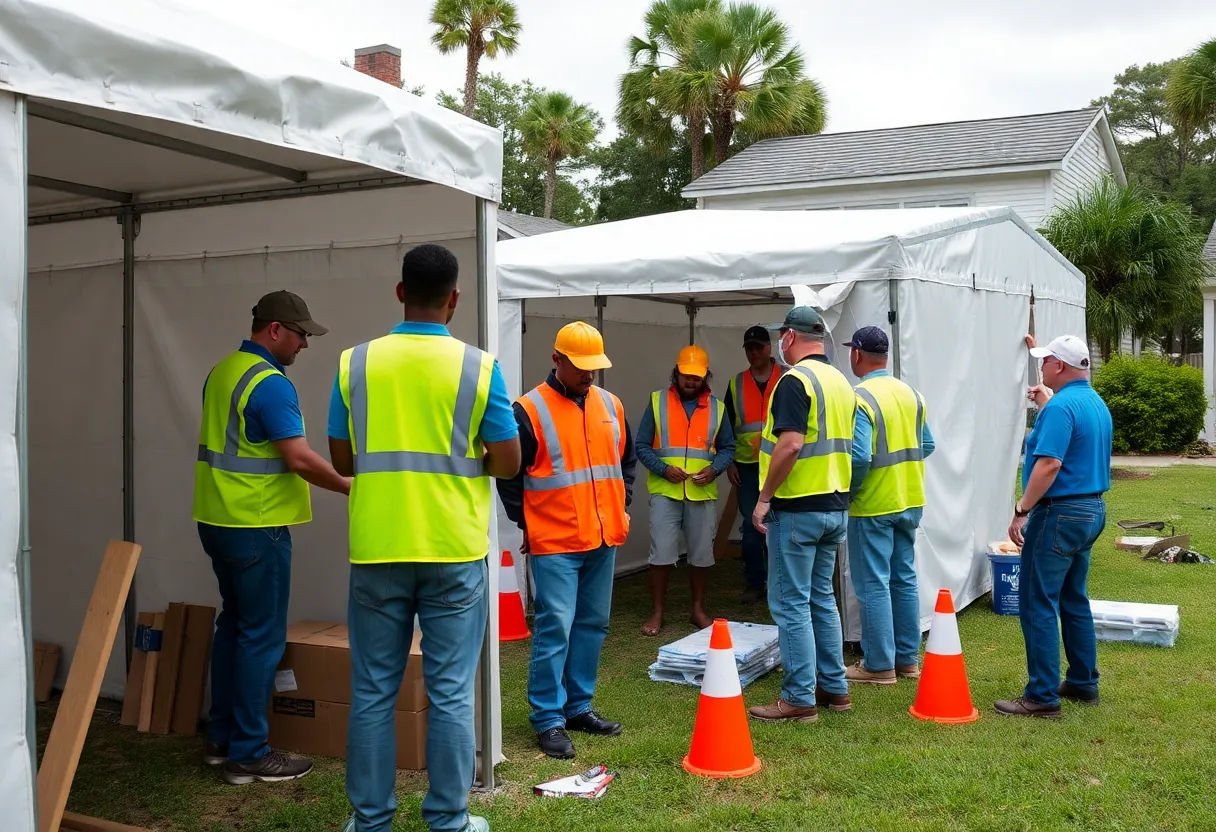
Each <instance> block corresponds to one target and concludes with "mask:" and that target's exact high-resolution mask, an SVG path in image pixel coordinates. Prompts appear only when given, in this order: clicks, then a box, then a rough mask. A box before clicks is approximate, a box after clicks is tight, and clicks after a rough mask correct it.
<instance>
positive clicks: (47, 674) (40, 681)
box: [34, 641, 60, 702]
mask: <svg viewBox="0 0 1216 832" xmlns="http://www.w3.org/2000/svg"><path fill="white" fill-rule="evenodd" d="M59 654H60V649H59V645H58V644H44V643H42V642H37V641H36V642H34V701H35V702H46V701H47V700H48V699H50V698H51V686H52V685H53V684H55V671H56V670H58V669H59Z"/></svg>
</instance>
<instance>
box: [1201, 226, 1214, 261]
mask: <svg viewBox="0 0 1216 832" xmlns="http://www.w3.org/2000/svg"><path fill="white" fill-rule="evenodd" d="M1203 256H1204V257H1206V258H1208V259H1209V260H1213V261H1216V225H1213V226H1212V233H1211V235H1210V236H1209V237H1208V243H1207V245H1205V246H1204V247H1203Z"/></svg>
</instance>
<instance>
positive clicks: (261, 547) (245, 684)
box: [198, 523, 291, 763]
mask: <svg viewBox="0 0 1216 832" xmlns="http://www.w3.org/2000/svg"><path fill="white" fill-rule="evenodd" d="M198 537H199V540H200V541H201V542H202V544H203V551H204V552H206V553H207V555H208V556H209V557H210V558H211V568H212V569H213V570H214V571H215V577H216V579H217V580H218V581H219V586H220V598H221V599H222V601H223V609H222V610H221V611H220V614H219V618H217V619H216V622H215V642H214V644H213V645H212V647H211V724H210V725H209V726H208V728H207V739H208V740H209V741H210V742H214V743H219V744H221V745H225V744H226V745H228V758H229V759H230V760H233V761H234V762H238V763H249V762H254V761H256V760H260V759H261V758H262V757H264V756H265V755H266V754H268V753H269V752H270V746H269V745H267V744H266V736H267V734H268V733H269V730H270V729H269V725H268V723H267V718H266V710H267V708H268V707H269V704H270V690H271V687H272V686H273V685H274V671H275V668H277V667H278V666H279V660H280V659H282V658H283V648H284V647H285V646H286V643H287V602H288V599H289V597H290V595H291V532H290V531H289V530H288V528H287V527H286V526H279V527H276V528H268V529H230V528H223V527H221V526H209V525H207V524H205V523H199V524H198Z"/></svg>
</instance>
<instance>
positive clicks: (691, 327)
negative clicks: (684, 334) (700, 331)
mask: <svg viewBox="0 0 1216 832" xmlns="http://www.w3.org/2000/svg"><path fill="white" fill-rule="evenodd" d="M695 343H697V302H696V301H693V300H690V301H689V302H688V346H690V347H691V346H692V345H693V344H695Z"/></svg>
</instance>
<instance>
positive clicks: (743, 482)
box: [735, 462, 768, 589]
mask: <svg viewBox="0 0 1216 832" xmlns="http://www.w3.org/2000/svg"><path fill="white" fill-rule="evenodd" d="M735 468H736V469H738V471H739V488H738V489H737V492H736V493H737V494H738V497H739V513H740V514H742V515H743V522H742V523H740V525H739V533H740V534H741V535H742V537H743V547H742V548H743V578H744V580H746V581H747V586H748V588H749V589H764V584H765V582H766V581H767V580H768V551H767V549H766V548H765V544H764V535H762V534H760V532H758V531H756V527H755V526H753V525H752V514H753V513H754V512H755V511H756V502H757V501H758V500H759V499H760V463H758V462H757V463H752V464H748V463H743V464H739V463H735Z"/></svg>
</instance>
